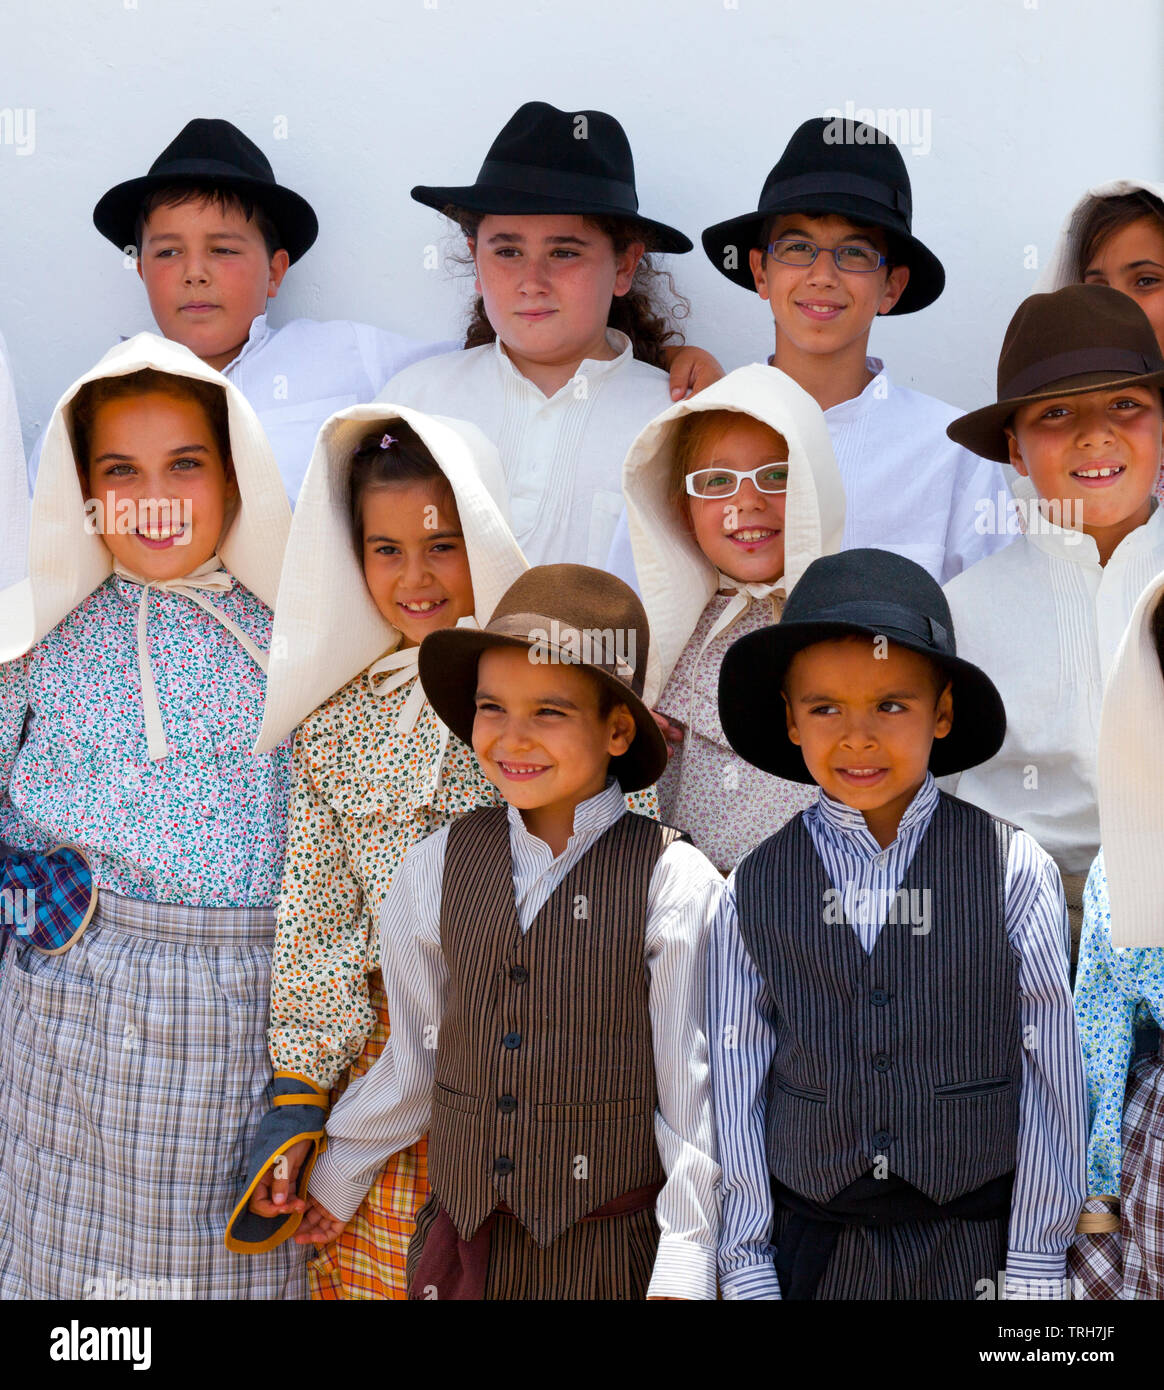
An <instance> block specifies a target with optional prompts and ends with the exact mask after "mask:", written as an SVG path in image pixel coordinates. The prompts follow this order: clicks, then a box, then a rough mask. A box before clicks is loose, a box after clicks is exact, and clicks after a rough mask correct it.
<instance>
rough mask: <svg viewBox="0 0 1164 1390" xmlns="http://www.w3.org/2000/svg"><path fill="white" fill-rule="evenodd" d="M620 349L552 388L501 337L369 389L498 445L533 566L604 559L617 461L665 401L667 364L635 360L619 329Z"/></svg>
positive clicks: (613, 514)
mask: <svg viewBox="0 0 1164 1390" xmlns="http://www.w3.org/2000/svg"><path fill="white" fill-rule="evenodd" d="M606 336H607V341H608V342H609V343H610V345H611V347H613V348H615V349H617V351H618V356H617V357H614V358H611V359H610V360H609V361H607V362H597V361H594V360H593V359H592V358H586V359H584V360H583V361H582V362H581V363H580V364H579V366H578V370H577V372H576V373H575V375H574V376H573V377H572V378H571V379H570V380H569V381H568V382H567V383H566V384H565V386H563V387H561V388H560V389H559V390H558V391H556V392H555V393H554V394H553V395H552V396H545V395H543V394H542V392H541V390H540V389H539V388H538V387H537V386H535V385H534V383H533V382H532V381H530V380H529V379H528V378H527V377H525V376H523V375H522V374H521V372H519V371H518V369H517V368H516V367H515V366H514V365H513V363H512V361H510V359H509V357H508V355H507V354H506V353H505V351H504V349H503V348H502V346H501V342H500V339H495V340H494V341H493V342H492V343H489V344H487V345H486V346H484V347H476V348H469V349H467V350H465V351H461V352H451V353H447V354H446V355H444V356H442V357H430V358H429V359H428V360H427V361H425V362H420V363H417V364H416V365H414V366H412V367H409V368H408V370H407V371H404V372H401V374H400V375H399V376H397V377H394V378H393V379H392V380H391V381H390V382H389V383H388V385H387V386H386V387H385V388H384V390H383V391H382V392H381V393H380V395H379V396H378V397H377V399H378V400H381V401H387V402H391V404H393V405H405V406H412V407H413V408H414V409H416V410H423V411H427V412H428V413H429V414H432V415H452V416H455V417H456V418H458V419H461V420H469V421H471V422H472V423H473V424H474V425H476V426H477V427H478V429H480V430H481V431H482V433H483V434H484V435H485V437H486V438H487V439H489V440H491V441H492V442H493V443H494V444H495V445H496V446H497V450H498V453H499V454H500V455H501V466H502V468H504V470H505V478H506V485H507V487H508V490H509V510H510V516H511V518H512V522H513V534H514V535H515V536H516V537H517V543H518V545H519V546H521V549H522V552H523V554H524V555H525V557H526V559H527V560H528V561H529V562H530V564H531V565H547V564H561V563H570V564H579V565H593V566H595V567H596V568H597V569H603V568H605V566H606V557H607V553H608V551H609V549H610V542H611V539H612V537H613V535H614V528H615V526H616V524H617V522H618V519H619V517H620V516H621V515H622V509H623V500H622V462H623V459H624V458H625V457H626V453H627V450H628V449H629V448H630V446H631V444H632V443H633V442H634V440H635V438H636V437H637V435H638V433H639V431H640V430H641V429H642V428H643V426H644V425H646V424H647V423H648V422H649V421H651V420H653V419H654V418H655V416H656V415H658V414H660V413H661V412H662V411H664V410H666V409H667V407H668V406H669V405H670V404H671V390H670V383H669V378H668V376H667V373H666V372H663V371H660V370H659V368H657V367H651V366H648V365H647V364H646V363H645V362H639V361H638V360H637V359H636V358H635V357H634V356H633V355H632V352H631V344H630V339H629V338H628V337H627V336H626V335H625V334H624V333H618V332H616V331H615V330H614V329H607V333H606Z"/></svg>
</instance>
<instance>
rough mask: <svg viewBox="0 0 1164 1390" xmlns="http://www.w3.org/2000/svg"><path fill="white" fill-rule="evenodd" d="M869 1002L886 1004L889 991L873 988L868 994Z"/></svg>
mask: <svg viewBox="0 0 1164 1390" xmlns="http://www.w3.org/2000/svg"><path fill="white" fill-rule="evenodd" d="M869 999H870V1002H871V1003H874V1004H888V1003H889V991H888V990H887V989H875V990H874V991H873V992H872V994H870V996H869Z"/></svg>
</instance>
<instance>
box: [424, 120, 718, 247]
mask: <svg viewBox="0 0 1164 1390" xmlns="http://www.w3.org/2000/svg"><path fill="white" fill-rule="evenodd" d="M412 196H413V198H414V199H415V200H416V201H417V202H418V203H423V204H424V205H425V206H426V207H430V208H436V209H437V211H438V212H443V211H444V210H445V208H447V207H458V208H465V209H466V211H468V212H479V213H513V214H515V215H518V214H523V213H561V214H564V215H579V216H590V217H625V218H628V219H630V220H631V221H633V222H637V223H639V224H640V225H641V226H642V227H644V228H648V229H649V230H650V231H651V233H652V234H653V241H654V244H655V249H657V250H659V251H690V250H691V242H690V241H689V240H688V238H687V237H685V236H684V235H683V233H682V232H679V231H676V230H675V228H674V227H668V226H666V225H665V224H664V223H662V222H654V221H652V220H651V219H650V218H649V217H644V216H643V215H642V214H641V213H640V212H639V198H638V194H637V193H636V192H635V165H634V159H633V158H632V157H631V147H630V142H629V141H628V140H627V138H626V132H625V131H624V130H623V128H622V126H620V125H619V123H618V122H617V121H616V120H615V119H614V117H613V116H608V115H607V114H606V112H605V111H559V110H558V108H557V107H556V106H550V105H549V103H548V102H544V101H527V102H526V103H525V105H524V106H521V107H519V108H518V109H517V111H516V112H515V113H514V114H513V115H512V116H511V117H510V118H509V120H508V121H506V123H505V125H504V127H503V128H502V131H501V134H500V135H498V137H497V139H496V140H494V142H493V144H492V145H490V147H489V153H488V154H487V155H486V156H485V163H484V164H482V165H481V170H480V172H479V173H478V175H477V182H476V183H474V184H470V185H468V186H466V187H461V188H430V187H428V186H426V185H424V184H418V185H417V187H416V188H414V189H413V190H412Z"/></svg>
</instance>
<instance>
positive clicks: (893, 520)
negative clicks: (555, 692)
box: [519, 357, 1013, 591]
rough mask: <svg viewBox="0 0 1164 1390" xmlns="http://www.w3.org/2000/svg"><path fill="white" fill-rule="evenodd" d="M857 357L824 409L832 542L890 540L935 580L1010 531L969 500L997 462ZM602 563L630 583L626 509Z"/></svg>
mask: <svg viewBox="0 0 1164 1390" xmlns="http://www.w3.org/2000/svg"><path fill="white" fill-rule="evenodd" d="M769 365H771V363H769ZM865 365H866V367H867V368H868V369H869V371H871V372H873V373H874V377H873V380H872V381H871V382H870V383H869V384H868V386H866V387H865V389H864V390H863V391H862V392H861V394H860V395H859V396H854V397H853V398H852V399H851V400H847V401H842V402H841V403H840V404H839V405H834V406H832V407H831V408H830V409H828V410H826V411H825V412H824V418H825V424H826V425H827V426H828V431H829V438H830V440H831V441H832V446H833V453H834V454H835V455H836V459H837V467H838V468H839V469H840V472H841V482H842V483H843V484H844V488H845V532H844V537H843V539H842V541H841V549H842V550H855V549H859V548H861V547H865V546H872V547H874V548H876V549H878V550H892V551H894V552H895V553H896V554H898V555H904V556H906V557H907V558H908V559H910V560H915V561H916V562H917V563H918V564H919V565H921V567H922V568H923V569H925V570H928V571H929V573H930V574H931V575H933V577H934V578H935V579H936V580H937V581H938V583H939V584H944V583H945V582H946V581H947V580H948V579H952V578H953V577H954V576H955V575H956V574H960V573H961V572H962V571H963V570H965V569H969V567H970V566H971V565H973V564H976V563H977V562H978V561H979V560H981V559H983V558H984V557H985V556H987V555H991V554H993V553H994V552H995V551H997V550H1001V549H1002V548H1003V547H1005V546H1006V545H1008V544H1009V543H1010V541H1011V540H1012V539H1013V535H1008V534H1007V533H1006V528H1005V526H990V525H989V524H984V519H985V520H988V517H987V516H986V514H984V513H983V511H982V509H981V508H980V506H979V505H978V504H979V502H980V501H981V500H982V499H989V501H990V504H991V506H992V507H997V506H998V498H999V497H1000V495H1001V496H1002V497H1003V498H1006V497H1008V496H1009V494H1008V492H1007V488H1006V481H1005V479H1004V478H1003V473H1002V469H1001V467H1000V466H999V465H998V464H997V463H995V462H993V460H991V459H984V458H979V457H978V456H977V454H972V453H971V452H970V451H969V450H968V449H964V448H963V447H962V446H961V445H960V444H955V443H954V441H953V440H952V439H951V438H950V437H949V435H947V433H946V426H947V425H948V424H949V423H950V422H951V421H952V420H956V419H957V418H958V417H959V416H960V415H961V414H962V411H960V410H956V409H955V408H954V406H952V405H947V404H946V403H945V402H944V401H940V400H938V399H937V398H936V397H935V396H926V395H923V394H922V392H920V391H911V390H909V389H908V387H905V386H895V385H894V383H893V382H892V381H891V379H890V377H889V374H888V373H887V372H886V371H885V364H884V363H883V362H882V361H881V359H880V358H879V357H867V358H866V359H865ZM980 518H984V519H980ZM519 539H520V537H519ZM605 567H606V568H607V569H609V570H610V571H611V573H612V574H617V575H618V577H619V578H620V579H623V580H625V581H626V582H627V583H628V584H631V585H632V586H633V587H634V588H635V589H636V591H637V589H638V582H637V580H636V578H635V569H634V557H633V555H632V553H631V544H630V532H629V530H628V527H627V521H626V516H625V514H624V515H623V516H622V518H621V519H620V521H619V525H618V528H617V531H616V533H615V536H614V539H613V542H612V545H611V548H610V552H609V554H608V556H607V560H606V565H605Z"/></svg>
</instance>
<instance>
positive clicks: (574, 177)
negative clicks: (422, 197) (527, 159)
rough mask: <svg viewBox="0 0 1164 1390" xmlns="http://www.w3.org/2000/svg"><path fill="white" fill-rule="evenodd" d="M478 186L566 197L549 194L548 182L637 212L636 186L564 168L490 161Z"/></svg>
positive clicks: (478, 180) (480, 177) (481, 173)
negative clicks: (495, 186) (499, 187)
mask: <svg viewBox="0 0 1164 1390" xmlns="http://www.w3.org/2000/svg"><path fill="white" fill-rule="evenodd" d="M477 182H478V184H490V183H491V184H497V185H500V186H501V187H502V188H506V189H510V190H511V191H512V192H514V193H540V194H541V195H542V196H543V197H547V198H557V197H561V196H563V195H562V194H561V193H557V192H547V189H546V185H547V183H553V185H554V186H555V187H556V188H560V189H565V190H567V191H568V194H569V195H576V196H577V197H580V198H581V197H584V196H586V195H589V196H590V197H591V198H593V199H594V200H595V201H598V202H606V203H610V204H611V205H612V206H617V207H620V208H625V209H626V211H628V212H631V213H637V212H638V210H639V200H638V195H637V194H636V193H635V190H634V185H633V184H629V183H624V182H623V181H622V180H621V179H603V178H599V177H598V175H597V174H572V173H568V172H563V171H562V170H560V169H541V168H538V167H537V166H536V165H531V164H507V163H505V162H504V161H502V160H497V159H487V160H486V161H485V163H484V164H482V165H481V172H480V173H479V174H478V175H477Z"/></svg>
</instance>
